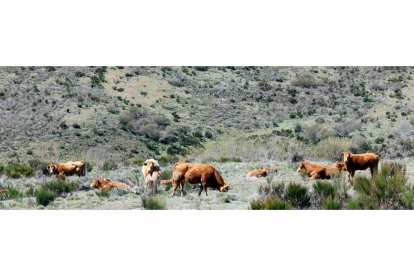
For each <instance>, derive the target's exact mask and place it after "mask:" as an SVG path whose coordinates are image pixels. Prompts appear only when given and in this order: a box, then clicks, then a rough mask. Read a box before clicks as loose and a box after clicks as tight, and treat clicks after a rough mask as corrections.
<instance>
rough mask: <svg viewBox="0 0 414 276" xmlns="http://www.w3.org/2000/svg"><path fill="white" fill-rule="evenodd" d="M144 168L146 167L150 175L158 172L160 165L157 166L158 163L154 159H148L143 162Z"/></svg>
mask: <svg viewBox="0 0 414 276" xmlns="http://www.w3.org/2000/svg"><path fill="white" fill-rule="evenodd" d="M144 166H146V167H147V170H148V173H150V174H152V172H154V171H159V170H160V165H158V162H157V161H156V160H154V159H148V160H146V161H145V162H144Z"/></svg>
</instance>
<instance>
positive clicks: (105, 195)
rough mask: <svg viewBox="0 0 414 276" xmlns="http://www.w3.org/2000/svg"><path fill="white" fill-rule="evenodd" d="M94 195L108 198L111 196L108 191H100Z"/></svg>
mask: <svg viewBox="0 0 414 276" xmlns="http://www.w3.org/2000/svg"><path fill="white" fill-rule="evenodd" d="M95 194H96V195H97V196H99V197H109V196H110V195H111V190H110V189H100V190H99V191H95Z"/></svg>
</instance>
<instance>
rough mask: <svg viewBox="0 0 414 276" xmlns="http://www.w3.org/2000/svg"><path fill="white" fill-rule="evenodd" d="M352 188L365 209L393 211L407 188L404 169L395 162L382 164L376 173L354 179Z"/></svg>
mask: <svg viewBox="0 0 414 276" xmlns="http://www.w3.org/2000/svg"><path fill="white" fill-rule="evenodd" d="M353 182H354V187H355V190H356V191H357V192H358V195H359V197H360V199H361V200H362V201H363V203H364V204H365V205H364V208H365V209H371V208H373V209H395V208H398V207H399V205H400V199H401V196H402V195H403V192H404V191H405V189H406V187H407V178H406V175H405V167H404V166H403V165H401V164H399V163H397V162H388V163H383V164H382V166H381V169H380V170H379V172H378V173H376V174H374V176H373V177H371V178H367V177H363V176H358V177H355V178H354V181H353Z"/></svg>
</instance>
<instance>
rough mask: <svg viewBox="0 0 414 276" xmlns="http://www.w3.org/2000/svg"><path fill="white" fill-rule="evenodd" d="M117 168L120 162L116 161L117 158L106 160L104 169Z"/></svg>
mask: <svg viewBox="0 0 414 276" xmlns="http://www.w3.org/2000/svg"><path fill="white" fill-rule="evenodd" d="M117 168H118V164H117V163H116V162H115V160H112V159H108V160H105V162H104V163H103V165H102V169H103V170H104V171H111V170H116V169H117Z"/></svg>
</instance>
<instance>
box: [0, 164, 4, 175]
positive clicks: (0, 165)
mask: <svg viewBox="0 0 414 276" xmlns="http://www.w3.org/2000/svg"><path fill="white" fill-rule="evenodd" d="M3 174H4V165H3V163H0V175H3Z"/></svg>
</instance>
